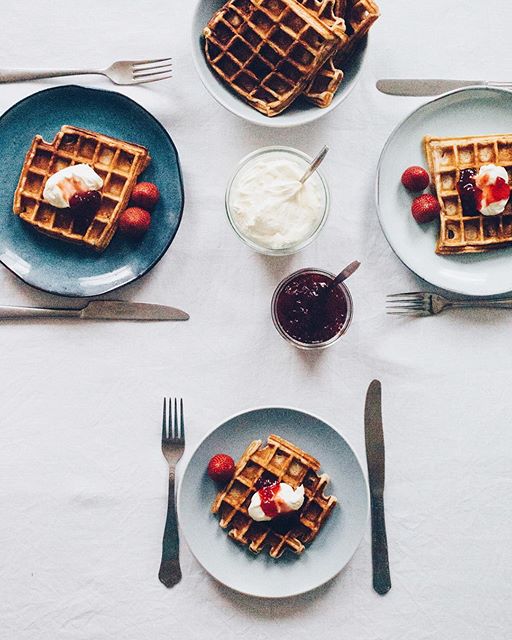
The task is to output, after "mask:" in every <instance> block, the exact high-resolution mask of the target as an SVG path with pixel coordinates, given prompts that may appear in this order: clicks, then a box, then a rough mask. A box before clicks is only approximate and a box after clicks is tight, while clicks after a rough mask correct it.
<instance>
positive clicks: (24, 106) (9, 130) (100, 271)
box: [0, 86, 184, 297]
mask: <svg viewBox="0 0 512 640" xmlns="http://www.w3.org/2000/svg"><path fill="white" fill-rule="evenodd" d="M64 124H69V125H75V126H78V127H82V128H85V129H90V130H91V131H97V132H99V133H104V134H107V135H110V136H114V137H115V138H121V139H122V140H126V141H128V142H134V143H137V144H141V145H143V146H145V147H147V148H148V149H149V153H150V155H151V163H150V165H149V167H148V168H147V169H146V171H144V173H143V174H142V175H141V178H140V179H139V180H144V181H149V182H154V183H155V184H157V185H158V188H159V190H160V193H161V198H160V201H159V203H158V204H157V206H156V208H155V210H154V212H153V213H152V223H151V226H150V228H149V231H148V232H147V233H146V235H145V236H144V238H143V239H142V240H140V241H132V240H130V239H128V238H125V237H122V235H121V234H116V235H115V236H114V239H113V240H112V242H111V243H110V245H109V246H108V247H107V249H105V251H104V252H103V253H102V254H97V253H95V252H93V251H91V250H90V249H87V248H85V247H80V246H75V245H72V244H68V243H66V242H62V241H60V240H56V239H54V238H49V237H47V236H44V235H42V234H41V233H39V232H37V231H35V230H34V229H32V228H30V226H29V225H27V224H25V223H24V222H22V221H21V220H20V219H19V218H18V217H17V216H15V215H14V214H13V212H12V202H13V197H14V191H15V189H16V185H17V184H18V179H19V175H20V171H21V168H22V166H23V161H24V158H25V154H26V153H27V151H28V149H29V147H30V144H31V142H32V139H33V137H34V136H35V135H36V134H38V133H39V134H41V135H42V136H43V138H44V139H45V140H48V141H51V140H53V138H54V135H55V134H56V133H57V131H58V130H59V129H60V128H61V126H62V125H64ZM0 166H1V167H2V171H1V172H0V194H1V196H2V197H1V200H0V261H1V262H2V263H3V264H4V265H5V266H6V267H7V268H8V269H10V270H11V271H12V272H13V273H14V274H15V275H17V276H19V277H20V278H21V279H22V280H24V281H25V282H26V283H27V284H30V285H32V286H34V287H37V288H38V289H42V290H43V291H48V292H50V293H56V294H59V295H64V296H78V297H82V296H86V297H90V296H96V295H99V294H101V293H106V292H108V291H112V290H113V289H117V288H118V287H121V286H123V285H125V284H128V283H129V282H132V281H134V280H136V279H138V278H140V277H141V276H143V275H144V274H145V273H147V272H148V271H149V270H150V269H151V268H152V267H153V266H154V265H155V264H156V263H157V262H158V260H159V259H160V258H161V257H162V256H163V254H164V253H165V251H166V250H167V248H168V247H169V245H170V244H171V242H172V240H173V238H174V236H175V234H176V231H177V230H178V227H179V224H180V221H181V216H182V212H183V203H184V195H183V183H182V179H181V170H180V165H179V159H178V152H177V151H176V147H175V146H174V143H173V142H172V140H171V138H170V137H169V134H168V133H167V132H166V130H165V129H164V128H163V127H162V125H161V124H160V123H159V122H158V121H157V120H156V119H155V118H154V117H153V116H152V115H151V114H150V113H149V112H148V111H146V110H145V109H143V108H142V107H141V106H140V105H138V104H137V103H136V102H134V101H133V100H131V99H130V98H127V97H126V96H123V95H121V94H119V93H114V92H112V91H100V90H98V89H89V88H84V87H77V86H64V87H56V88H52V89H46V90H44V91H40V92H39V93H35V94H33V95H31V96H29V97H28V98H25V99H24V100H21V102H18V103H17V104H16V105H14V106H13V107H11V109H9V110H8V111H7V112H6V113H4V115H3V116H1V117H0Z"/></svg>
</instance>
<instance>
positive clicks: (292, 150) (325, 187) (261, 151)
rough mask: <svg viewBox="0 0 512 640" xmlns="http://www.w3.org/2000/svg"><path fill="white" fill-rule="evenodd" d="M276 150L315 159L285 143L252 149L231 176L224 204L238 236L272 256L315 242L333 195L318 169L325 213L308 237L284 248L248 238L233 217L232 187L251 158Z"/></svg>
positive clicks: (308, 161)
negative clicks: (277, 247) (269, 245)
mask: <svg viewBox="0 0 512 640" xmlns="http://www.w3.org/2000/svg"><path fill="white" fill-rule="evenodd" d="M275 152H281V153H283V152H284V153H289V154H291V155H294V156H296V157H299V158H301V159H302V160H304V161H305V162H306V163H308V164H310V163H311V162H312V160H313V158H311V157H310V156H308V154H307V153H304V152H303V151H300V150H299V149H295V148H294V147H287V146H284V145H273V146H267V147H260V148H259V149H255V150H254V151H251V153H248V154H247V155H246V156H244V157H243V158H242V159H241V160H240V162H239V163H238V165H237V166H236V168H235V171H234V172H233V175H232V176H231V178H230V180H229V182H228V186H227V187H226V195H225V199H224V205H225V209H226V215H227V217H228V221H229V224H230V225H231V228H232V229H233V231H234V232H235V233H236V234H237V236H238V237H239V238H240V239H241V240H242V242H244V243H245V244H246V245H247V246H249V247H250V248H251V249H253V250H254V251H257V252H258V253H263V254H266V255H270V256H283V255H290V254H293V253H296V252H298V251H300V250H301V249H304V248H305V247H307V246H308V245H309V244H310V243H311V242H313V240H314V239H315V238H316V236H317V235H318V234H319V233H320V231H321V230H322V228H323V227H324V225H325V223H326V221H327V218H328V216H329V210H330V204H331V197H330V191H329V186H328V184H327V181H326V179H325V177H324V175H323V174H322V172H321V171H320V170H319V169H317V171H316V173H317V174H318V177H319V178H320V183H321V185H322V192H323V195H324V207H323V213H322V217H321V219H320V222H319V223H318V225H317V227H316V228H315V230H314V231H313V232H312V233H311V235H309V236H308V237H307V238H304V239H303V240H301V241H300V242H297V243H296V244H294V245H291V246H289V247H285V248H282V249H272V248H270V247H265V246H263V245H260V244H258V243H257V242H254V240H251V238H248V237H247V236H245V235H244V234H243V233H242V231H241V230H240V229H239V227H238V225H237V224H236V222H235V220H234V218H233V216H232V214H231V207H230V195H231V189H232V187H233V184H234V182H235V180H236V178H237V177H238V175H239V174H240V172H241V171H242V169H243V168H244V167H245V166H246V165H247V164H248V163H249V162H251V160H253V159H254V158H257V157H259V156H261V155H264V154H266V153H275Z"/></svg>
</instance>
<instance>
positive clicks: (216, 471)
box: [208, 453, 235, 483]
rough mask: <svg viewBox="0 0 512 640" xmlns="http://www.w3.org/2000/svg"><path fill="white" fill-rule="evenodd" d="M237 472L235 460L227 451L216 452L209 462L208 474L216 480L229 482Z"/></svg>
mask: <svg viewBox="0 0 512 640" xmlns="http://www.w3.org/2000/svg"><path fill="white" fill-rule="evenodd" d="M234 473H235V461H234V460H233V458H232V457H231V456H228V455H227V454H225V453H216V454H215V455H214V456H213V458H212V459H211V460H210V462H209V463H208V475H209V476H210V478H211V479H212V480H215V482H223V483H224V482H228V481H229V480H231V478H232V477H233V474H234Z"/></svg>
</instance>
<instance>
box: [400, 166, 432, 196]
mask: <svg viewBox="0 0 512 640" xmlns="http://www.w3.org/2000/svg"><path fill="white" fill-rule="evenodd" d="M429 183H430V176H429V175H428V173H427V172H426V171H425V169H424V168H423V167H417V166H414V167H409V168H408V169H406V170H405V171H404V172H403V173H402V184H403V185H404V187H405V188H406V189H408V190H409V191H415V192H418V191H423V189H426V188H427V187H428V185H429Z"/></svg>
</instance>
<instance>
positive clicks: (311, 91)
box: [300, 0, 379, 108]
mask: <svg viewBox="0 0 512 640" xmlns="http://www.w3.org/2000/svg"><path fill="white" fill-rule="evenodd" d="M300 1H301V2H303V3H305V2H308V3H309V2H311V1H312V0H300ZM313 1H314V0H313ZM331 2H332V8H331V9H330V11H332V14H333V16H334V18H335V19H337V20H338V21H339V20H341V19H343V20H344V23H345V25H346V33H347V37H346V38H345V39H343V40H342V41H341V42H340V44H339V46H338V48H337V49H336V51H335V53H334V54H333V55H332V56H331V57H330V58H329V59H328V60H327V62H325V64H324V65H323V67H322V68H321V69H320V71H319V72H318V73H317V74H316V75H315V77H314V78H313V80H312V81H311V83H310V85H309V86H308V87H307V88H306V90H305V91H304V95H305V97H306V98H307V99H308V100H309V101H310V102H313V104H315V105H316V106H318V107H322V108H323V107H328V106H329V105H330V104H331V102H332V99H333V98H334V95H335V93H336V91H337V90H338V88H339V86H340V84H341V82H342V80H343V71H342V68H343V67H344V66H345V64H346V63H347V61H348V60H349V58H350V56H351V55H352V53H353V52H354V50H355V49H356V48H357V46H358V45H359V43H360V42H361V41H362V40H363V38H364V37H365V36H366V35H367V34H368V31H369V29H370V27H371V26H372V24H373V23H374V22H375V21H376V20H377V18H378V17H379V8H378V6H377V5H376V4H375V2H373V0H331ZM320 17H321V18H324V17H325V12H324V14H323V15H322V14H321V15H320Z"/></svg>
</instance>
